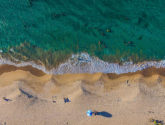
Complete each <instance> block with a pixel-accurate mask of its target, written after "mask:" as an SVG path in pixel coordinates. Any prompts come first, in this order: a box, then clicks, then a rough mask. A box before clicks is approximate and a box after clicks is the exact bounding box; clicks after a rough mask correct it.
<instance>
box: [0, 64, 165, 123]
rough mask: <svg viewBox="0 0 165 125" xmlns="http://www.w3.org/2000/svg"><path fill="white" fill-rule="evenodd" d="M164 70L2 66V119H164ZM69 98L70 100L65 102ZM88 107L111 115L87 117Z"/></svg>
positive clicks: (109, 120)
mask: <svg viewBox="0 0 165 125" xmlns="http://www.w3.org/2000/svg"><path fill="white" fill-rule="evenodd" d="M164 72H165V69H163V68H160V69H156V68H153V67H152V68H148V69H145V70H142V71H138V72H135V73H127V74H120V75H116V74H103V73H95V74H63V75H49V74H45V73H43V72H42V71H39V70H37V69H34V68H32V67H31V66H26V67H15V66H11V65H1V66H0V123H1V124H6V125H152V124H153V123H151V122H150V119H151V118H154V119H158V120H164V121H165V105H164V103H165V88H164V87H165V73H164ZM64 98H68V99H69V100H70V102H66V103H65V102H64ZM88 109H91V110H93V111H94V110H96V111H98V112H105V113H107V114H108V115H96V116H92V117H88V116H87V115H86V111H87V110H88Z"/></svg>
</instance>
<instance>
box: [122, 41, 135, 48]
mask: <svg viewBox="0 0 165 125" xmlns="http://www.w3.org/2000/svg"><path fill="white" fill-rule="evenodd" d="M124 44H125V45H126V46H131V47H135V46H136V45H135V43H134V42H133V41H128V42H126V41H124Z"/></svg>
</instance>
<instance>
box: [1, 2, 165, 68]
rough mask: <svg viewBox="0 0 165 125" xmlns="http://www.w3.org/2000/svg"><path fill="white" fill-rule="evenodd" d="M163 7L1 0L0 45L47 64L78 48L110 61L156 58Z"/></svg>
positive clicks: (160, 52)
mask: <svg viewBox="0 0 165 125" xmlns="http://www.w3.org/2000/svg"><path fill="white" fill-rule="evenodd" d="M164 6H165V1H164V0H150V1H148V0H122V1H121V0H79V1H76V0H13V1H11V0H5V1H4V0H1V1H0V49H2V50H3V52H4V55H6V56H9V55H12V56H14V57H15V58H18V59H21V60H25V61H27V60H41V61H43V62H44V64H47V65H56V64H54V63H57V64H59V63H60V62H63V61H65V60H66V58H68V57H69V56H70V55H71V54H72V53H81V52H87V53H89V54H90V55H94V56H97V57H99V58H100V59H103V60H105V61H109V62H122V61H130V60H132V61H134V62H138V61H144V60H161V59H164V53H165V49H164V48H165V37H164V36H165V32H164V31H165V23H164V22H165V15H164V13H165V8H164ZM26 43H28V44H26ZM22 45H24V46H22ZM10 48H14V51H15V53H14V54H12V53H11V52H10ZM50 53H53V54H50Z"/></svg>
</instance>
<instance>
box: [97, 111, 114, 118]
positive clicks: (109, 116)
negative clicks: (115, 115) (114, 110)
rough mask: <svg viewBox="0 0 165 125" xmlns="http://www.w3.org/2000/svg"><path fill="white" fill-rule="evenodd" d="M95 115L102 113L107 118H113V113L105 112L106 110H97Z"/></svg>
mask: <svg viewBox="0 0 165 125" xmlns="http://www.w3.org/2000/svg"><path fill="white" fill-rule="evenodd" d="M95 115H100V116H103V117H107V118H111V117H112V114H110V113H108V112H105V111H102V112H96V113H95Z"/></svg>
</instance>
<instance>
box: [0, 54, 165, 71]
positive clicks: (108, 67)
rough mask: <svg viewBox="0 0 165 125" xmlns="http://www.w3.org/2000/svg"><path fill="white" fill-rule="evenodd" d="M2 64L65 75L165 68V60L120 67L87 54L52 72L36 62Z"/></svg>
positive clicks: (0, 62)
mask: <svg viewBox="0 0 165 125" xmlns="http://www.w3.org/2000/svg"><path fill="white" fill-rule="evenodd" d="M0 64H9V65H14V66H17V67H22V66H28V65H31V66H32V67H34V68H37V69H39V70H42V71H43V72H45V73H48V74H64V73H96V72H102V73H117V74H121V73H128V72H136V71H138V70H143V69H145V68H149V67H152V66H154V67H156V68H160V67H165V60H162V61H158V62H156V61H149V62H143V63H139V64H133V63H132V62H125V63H124V64H123V65H119V64H116V63H108V62H105V61H103V60H100V59H99V58H97V57H91V56H90V55H88V54H87V53H81V54H75V55H72V57H70V58H69V59H68V61H66V62H65V63H62V64H60V65H59V66H58V68H53V69H51V70H47V69H46V68H45V67H44V66H42V65H37V64H36V63H34V62H32V61H31V62H20V63H18V64H17V63H13V62H12V61H10V60H6V59H3V58H1V59H0Z"/></svg>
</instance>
